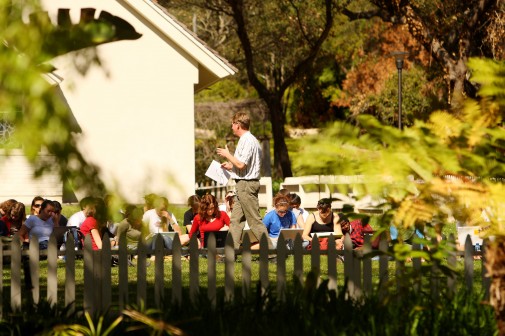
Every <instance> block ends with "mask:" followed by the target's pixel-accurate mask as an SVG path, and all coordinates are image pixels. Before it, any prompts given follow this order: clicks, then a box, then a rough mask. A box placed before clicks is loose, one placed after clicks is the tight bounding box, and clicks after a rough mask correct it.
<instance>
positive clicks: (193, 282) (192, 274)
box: [189, 235, 200, 304]
mask: <svg viewBox="0 0 505 336" xmlns="http://www.w3.org/2000/svg"><path fill="white" fill-rule="evenodd" d="M199 256H200V255H199V253H198V241H197V237H196V235H193V237H191V239H190V241H189V296H190V298H191V302H192V303H193V304H194V303H196V300H197V298H198V290H199V275H200V274H199V273H200V272H199V271H198V263H199V260H198V258H199Z"/></svg>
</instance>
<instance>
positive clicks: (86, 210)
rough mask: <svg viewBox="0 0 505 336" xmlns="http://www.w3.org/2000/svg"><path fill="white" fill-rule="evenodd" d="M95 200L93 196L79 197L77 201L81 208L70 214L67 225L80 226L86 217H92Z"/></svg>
mask: <svg viewBox="0 0 505 336" xmlns="http://www.w3.org/2000/svg"><path fill="white" fill-rule="evenodd" d="M95 202H96V200H95V198H94V197H91V196H87V197H84V198H83V199H81V201H80V202H79V206H80V207H81V210H80V211H78V212H76V213H74V214H73V215H72V216H70V218H69V219H68V222H67V226H75V227H77V228H79V227H81V225H82V223H84V221H85V220H86V218H87V217H92V216H93V215H94V214H95Z"/></svg>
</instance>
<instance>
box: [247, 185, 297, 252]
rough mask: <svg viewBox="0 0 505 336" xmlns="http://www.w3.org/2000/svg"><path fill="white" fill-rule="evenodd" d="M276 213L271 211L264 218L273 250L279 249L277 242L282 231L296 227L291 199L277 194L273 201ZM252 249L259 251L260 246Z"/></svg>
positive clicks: (254, 246) (257, 245) (256, 245)
mask: <svg viewBox="0 0 505 336" xmlns="http://www.w3.org/2000/svg"><path fill="white" fill-rule="evenodd" d="M273 205H274V211H269V212H268V213H267V214H266V215H265V217H264V218H263V223H264V224H265V226H266V228H267V231H268V236H269V237H270V240H271V241H272V245H273V248H277V240H278V239H279V235H280V233H281V229H293V228H295V227H296V217H295V214H294V213H293V212H292V211H291V210H289V197H288V196H285V195H282V194H277V195H276V196H275V197H274V200H273ZM251 248H252V249H258V248H259V244H255V245H253V246H252V247H251Z"/></svg>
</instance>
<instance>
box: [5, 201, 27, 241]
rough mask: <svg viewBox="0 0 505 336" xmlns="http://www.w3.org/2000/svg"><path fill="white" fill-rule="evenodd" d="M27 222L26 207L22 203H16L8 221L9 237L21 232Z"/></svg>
mask: <svg viewBox="0 0 505 336" xmlns="http://www.w3.org/2000/svg"><path fill="white" fill-rule="evenodd" d="M25 221H26V212H25V205H24V204H23V203H22V202H16V204H14V205H13V206H12V208H11V209H10V217H9V220H8V221H7V223H8V229H9V236H13V235H15V234H16V233H18V232H19V230H20V229H21V227H22V226H23V224H24V223H25Z"/></svg>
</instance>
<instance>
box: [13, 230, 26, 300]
mask: <svg viewBox="0 0 505 336" xmlns="http://www.w3.org/2000/svg"><path fill="white" fill-rule="evenodd" d="M11 253H12V254H11V307H12V309H13V310H18V309H20V308H21V269H23V268H24V265H25V264H26V263H22V260H21V242H20V239H19V235H15V236H14V238H13V239H12V242H11ZM16 265H18V266H16ZM13 266H14V267H13ZM25 276H26V273H25Z"/></svg>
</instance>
